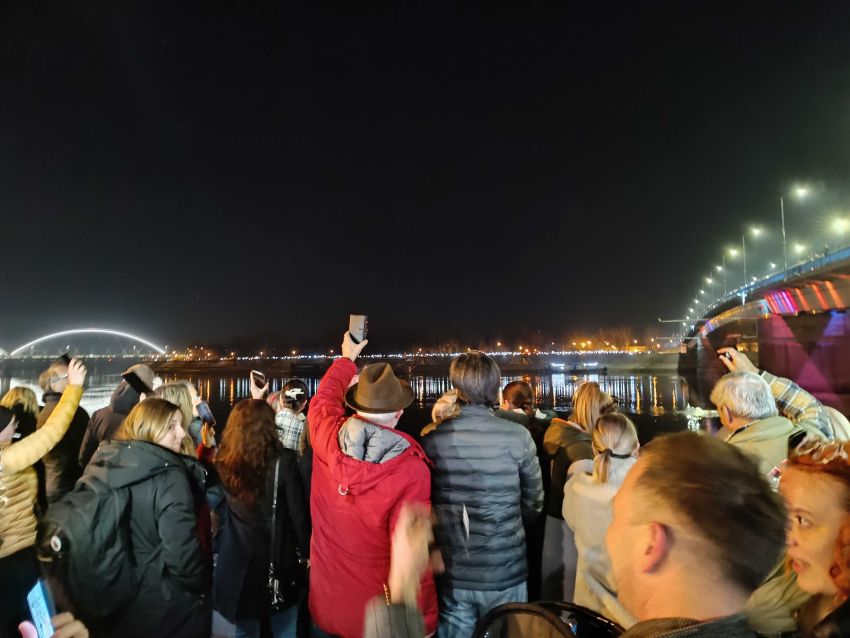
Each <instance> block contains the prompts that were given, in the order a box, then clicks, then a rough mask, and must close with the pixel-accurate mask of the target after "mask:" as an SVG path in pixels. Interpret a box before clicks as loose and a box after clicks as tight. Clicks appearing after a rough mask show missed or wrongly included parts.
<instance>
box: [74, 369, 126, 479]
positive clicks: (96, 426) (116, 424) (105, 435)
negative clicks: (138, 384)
mask: <svg viewBox="0 0 850 638" xmlns="http://www.w3.org/2000/svg"><path fill="white" fill-rule="evenodd" d="M139 399H140V397H139V393H138V392H136V391H135V390H134V389H133V388H131V387H130V385H129V384H128V383H127V382H126V381H122V382H121V383H119V384H118V387H116V388H115V390H114V391H113V392H112V398H111V399H110V400H109V405H107V406H106V407H105V408H101V409H100V410H96V411H95V413H94V414H92V415H91V420H90V421H89V426H88V427H87V428H86V434H85V436H84V437H83V443H82V445H81V446H80V457H79V461H80V467H81V468H85V467H86V465H88V463H89V460H90V459H91V457H92V454H94V451H95V450H96V449H97V446H98V445H100V442H101V441H109V440H111V439H112V437H114V436H115V434H116V433H117V432H118V428H120V427H121V424H122V423H124V419H125V417H126V416H127V415H128V414H130V410H132V409H133V408H134V407H135V405H136V404H137V403H138V402H139Z"/></svg>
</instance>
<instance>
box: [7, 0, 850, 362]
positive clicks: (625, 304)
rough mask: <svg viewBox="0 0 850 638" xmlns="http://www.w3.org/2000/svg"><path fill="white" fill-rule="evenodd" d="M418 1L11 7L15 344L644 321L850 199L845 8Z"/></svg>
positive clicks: (10, 249) (672, 311)
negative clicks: (69, 331) (83, 333)
mask: <svg viewBox="0 0 850 638" xmlns="http://www.w3.org/2000/svg"><path fill="white" fill-rule="evenodd" d="M408 4H410V5H413V4H414V3H404V2H396V3H384V4H381V3H358V2H350V1H349V2H342V3H339V4H338V5H334V4H329V3H322V2H303V3H289V4H276V3H249V2H233V3H212V2H198V3H186V2H163V3H151V2H137V3H134V2H92V1H89V0H87V1H85V2H83V1H79V2H59V3H52V8H46V7H45V5H42V4H41V3H39V6H37V7H36V6H35V5H36V3H26V2H20V3H11V2H10V3H5V4H4V5H3V8H2V9H0V41H1V42H2V44H0V47H2V48H0V56H2V57H0V65H2V66H1V67H0V68H2V78H0V214H2V226H0V227H2V229H3V231H2V241H3V247H4V249H3V255H4V261H5V267H4V268H3V271H4V273H5V277H3V290H4V293H5V298H6V302H5V304H4V311H3V313H2V317H0V335H2V340H0V345H2V346H5V347H11V346H12V345H15V344H16V343H17V342H21V341H24V340H26V339H27V338H34V337H36V336H39V335H40V334H44V333H45V332H49V331H52V330H58V329H62V328H69V327H75V326H90V325H99V326H107V327H112V328H119V329H126V330H130V331H133V332H137V333H140V334H142V335H144V336H147V337H149V338H151V339H154V340H156V341H160V342H168V343H178V342H184V343H185V342H189V341H204V340H218V341H227V340H228V339H231V338H235V337H240V336H249V337H250V336H254V335H264V336H265V337H266V338H268V339H271V340H275V339H280V340H281V341H285V342H287V343H314V342H315V343H330V344H331V345H335V344H336V343H337V341H338V340H339V339H338V335H339V334H340V333H341V332H342V331H343V330H344V329H345V326H346V322H347V315H348V313H349V312H365V313H368V314H369V315H370V324H371V325H370V328H371V332H372V335H373V336H375V335H377V336H379V337H382V338H383V339H386V340H387V342H389V341H390V340H396V341H398V340H406V339H411V340H412V339H418V338H420V337H421V338H422V339H423V340H434V339H437V338H443V337H449V336H457V337H461V338H471V336H472V335H482V336H487V337H499V336H501V337H502V338H508V337H510V336H514V335H515V336H520V335H523V334H528V333H530V332H534V331H537V330H542V331H543V332H549V333H554V334H563V333H565V332H567V331H569V330H571V329H578V328H586V329H594V328H597V327H602V326H618V325H625V324H628V325H632V326H635V327H642V326H646V325H651V324H652V322H654V321H655V318H656V317H658V316H666V317H670V316H681V313H682V309H683V307H684V306H685V305H686V303H687V300H688V298H690V297H692V296H693V293H694V291H695V289H696V288H698V287H699V281H700V278H701V276H702V275H704V274H706V273H707V272H708V270H709V269H710V267H711V264H712V263H715V262H716V261H717V260H718V259H719V255H720V252H721V249H722V247H723V246H724V245H725V244H728V243H730V242H733V241H736V240H737V241H740V239H739V237H740V230H741V228H742V225H743V224H744V223H745V222H748V221H749V220H753V221H758V222H760V223H763V224H765V227H766V228H769V227H768V226H767V224H774V225H775V224H776V223H777V222H778V201H777V197H778V195H779V193H780V192H781V191H782V190H783V189H787V188H790V185H791V184H793V183H794V182H795V181H796V180H806V181H809V182H812V183H816V184H819V185H820V192H821V195H820V197H819V199H818V201H815V202H812V203H809V204H807V205H806V207H802V206H799V205H796V204H794V205H791V206H790V207H789V211H788V212H789V225H790V227H791V228H794V227H795V226H794V225H795V224H797V225H798V226H799V227H800V228H801V230H800V231H799V233H803V232H808V231H804V230H802V227H803V225H804V224H810V223H813V222H812V219H815V217H816V216H818V215H820V216H823V215H825V214H827V213H825V212H824V211H825V207H827V206H840V205H842V204H844V203H845V202H850V184H848V177H850V153H848V151H850V37H848V33H850V4H848V3H846V2H834V3H825V2H807V1H802V0H801V1H799V2H781V1H771V2H737V1H736V2H716V1H712V2H691V1H681V2H633V1H629V2H623V3H621V4H618V3H604V2H593V3H591V2H588V3H578V2H566V1H565V2H559V3H553V4H552V5H542V4H535V3H516V6H517V7H519V6H520V5H527V6H524V8H522V9H520V8H514V9H511V10H500V9H495V8H493V6H492V3H482V4H481V5H478V8H475V6H476V5H473V4H470V3H463V2H446V3H441V2H425V3H415V4H418V5H420V6H419V7H418V8H412V7H409V6H407V5H408ZM367 5H369V8H368V9H367V8H366V6H367ZM483 7H487V8H483ZM847 210H850V208H848V209H847ZM803 216H808V217H807V218H806V219H805V220H804V219H803ZM809 217H810V218H811V219H809ZM773 230H774V231H775V228H774V229H773ZM765 241H767V239H765ZM770 241H772V242H774V243H773V244H772V245H773V249H772V250H773V252H772V253H770V255H768V253H767V252H765V255H764V256H755V255H754V256H753V260H754V265H753V266H752V268H756V266H755V263H756V262H757V261H759V262H760V261H765V262H766V261H767V259H768V257H769V258H770V259H774V258H778V257H780V256H781V253H780V252H779V250H778V246H779V244H778V243H777V241H778V240H777V239H776V235H775V232H774V236H773V238H772V239H770ZM762 250H763V251H767V248H765V247H762ZM762 257H763V258H762ZM736 276H740V274H738V275H736ZM730 277H731V274H730Z"/></svg>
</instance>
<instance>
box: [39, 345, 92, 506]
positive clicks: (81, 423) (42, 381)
mask: <svg viewBox="0 0 850 638" xmlns="http://www.w3.org/2000/svg"><path fill="white" fill-rule="evenodd" d="M38 384H39V385H40V386H41V389H42V390H44V394H42V395H41V400H42V401H43V402H44V407H42V408H41V410H40V411H39V413H38V420H37V421H36V429H40V428H41V426H43V425H44V424H45V423H47V419H48V418H50V415H51V414H53V410H54V409H56V406H57V405H58V404H59V399H61V398H62V393H63V392H64V391H65V388H67V387H68V366H67V365H66V364H65V362H64V361H62V360H58V361H55V362H53V363H52V364H51V365H50V367H49V368H47V370H45V371H44V372H42V373H41V374H40V375H39V377H38ZM88 423H89V414H88V412H86V411H85V410H83V408H82V407H79V406H78V407H77V411H76V412H75V413H74V418H73V419H71V425H70V426H68V430H67V431H66V432H65V434H64V435H63V436H62V438H61V439H60V440H59V443H57V444H56V446H55V447H54V448H53V449H52V450H50V451H49V452H48V453H47V454H45V455H44V457H43V459H42V462H43V464H44V485H45V492H46V495H47V502H48V503H53V502H55V501H58V500H59V499H60V498H62V497H63V496H64V495H65V494H66V493H68V492H70V491H71V489H72V488H73V487H74V484H75V483H76V482H77V479H78V478H80V476H82V474H83V469H82V468H81V467H80V464H79V460H78V455H79V453H80V446H81V445H82V443H83V437H84V436H85V433H86V427H87V426H88Z"/></svg>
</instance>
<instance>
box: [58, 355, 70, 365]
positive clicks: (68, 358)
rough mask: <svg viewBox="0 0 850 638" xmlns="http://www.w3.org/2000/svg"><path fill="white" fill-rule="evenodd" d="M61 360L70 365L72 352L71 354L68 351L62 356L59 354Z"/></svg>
mask: <svg viewBox="0 0 850 638" xmlns="http://www.w3.org/2000/svg"><path fill="white" fill-rule="evenodd" d="M59 361H61V362H62V363H64V364H65V365H66V366H67V365H70V364H71V357H70V354H69V353H68V352H66V353H65V354H63V355H60V356H59Z"/></svg>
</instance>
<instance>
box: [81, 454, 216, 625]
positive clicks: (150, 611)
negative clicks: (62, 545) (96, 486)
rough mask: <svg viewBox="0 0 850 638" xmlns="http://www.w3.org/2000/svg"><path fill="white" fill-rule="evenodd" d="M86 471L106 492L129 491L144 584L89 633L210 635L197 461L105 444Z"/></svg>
mask: <svg viewBox="0 0 850 638" xmlns="http://www.w3.org/2000/svg"><path fill="white" fill-rule="evenodd" d="M85 474H86V475H92V476H94V477H96V478H98V479H100V480H101V481H103V482H104V483H106V484H107V485H109V486H110V487H130V489H131V502H132V505H131V512H130V534H131V542H132V546H133V553H134V558H135V562H136V564H137V565H138V566H139V570H140V571H139V576H140V580H141V586H140V588H139V593H138V595H137V596H136V598H135V599H134V600H133V602H132V603H131V604H130V605H129V606H128V607H127V608H126V609H124V610H122V611H120V612H117V613H116V614H115V615H114V616H112V617H110V618H109V619H108V621H107V622H106V623H104V626H102V627H94V628H92V629H94V631H93V632H92V633H93V635H95V636H98V635H101V636H121V638H134V637H136V636H138V637H139V638H150V637H151V636H157V637H159V636H162V637H165V636H177V637H180V638H195V637H198V638H200V637H201V636H204V637H208V636H209V635H210V631H211V623H212V609H211V606H210V583H209V566H208V565H207V564H206V563H205V561H204V559H203V557H202V554H201V546H200V543H199V542H198V531H197V519H196V516H195V499H196V498H197V495H199V494H201V493H202V489H203V485H204V481H205V474H204V470H203V469H202V468H201V466H200V464H199V463H198V462H197V461H196V460H195V459H192V458H190V457H187V456H183V455H180V454H176V453H174V452H172V451H171V450H168V449H166V448H164V447H161V446H159V445H155V444H153V443H145V442H142V441H108V442H105V443H103V444H102V445H101V446H100V447H99V448H98V450H97V451H96V452H95V455H94V456H93V457H92V460H91V462H90V463H89V465H88V466H87V467H86V470H85Z"/></svg>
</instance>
